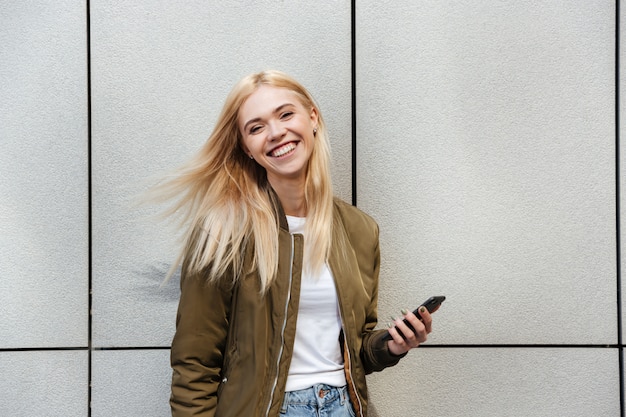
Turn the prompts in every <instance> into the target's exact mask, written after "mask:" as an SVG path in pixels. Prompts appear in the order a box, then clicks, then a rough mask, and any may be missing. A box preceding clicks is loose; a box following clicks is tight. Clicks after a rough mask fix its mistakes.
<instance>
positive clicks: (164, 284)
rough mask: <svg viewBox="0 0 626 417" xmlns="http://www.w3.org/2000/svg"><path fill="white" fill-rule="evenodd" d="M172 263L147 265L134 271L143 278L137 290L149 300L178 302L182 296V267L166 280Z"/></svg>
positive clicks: (143, 297) (144, 298)
mask: <svg viewBox="0 0 626 417" xmlns="http://www.w3.org/2000/svg"><path fill="white" fill-rule="evenodd" d="M170 267H171V266H170V265H168V264H166V263H161V264H158V265H146V266H144V267H143V268H141V269H139V270H136V271H134V273H135V274H136V276H138V277H139V278H141V282H143V284H138V285H137V286H136V287H135V291H136V292H137V293H138V294H139V296H140V297H141V298H142V299H143V300H145V301H148V302H152V303H154V302H163V301H166V302H178V299H179V297H180V267H179V268H177V269H176V271H174V274H172V276H171V277H170V278H169V279H168V280H167V281H166V280H165V278H166V276H167V273H168V272H169V270H170Z"/></svg>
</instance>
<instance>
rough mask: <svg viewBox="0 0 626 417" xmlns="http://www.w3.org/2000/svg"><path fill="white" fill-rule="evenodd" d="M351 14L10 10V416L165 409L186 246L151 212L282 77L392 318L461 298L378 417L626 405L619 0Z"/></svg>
mask: <svg viewBox="0 0 626 417" xmlns="http://www.w3.org/2000/svg"><path fill="white" fill-rule="evenodd" d="M314 3H319V4H314ZM350 3H351V2H349V1H345V0H341V1H339V0H337V1H325V2H308V1H294V2H280V1H270V0H264V1H254V2H253V1H249V2H218V1H213V2H206V1H188V2H159V1H150V0H141V1H133V2H114V1H104V0H95V1H94V0H92V1H91V2H90V3H89V10H87V4H86V2H85V1H78V0H62V1H61V0H54V1H53V0H41V1H38V2H36V3H35V2H24V1H17V0H5V1H3V2H2V3H0V97H2V99H0V174H1V177H0V195H2V198H1V199H0V372H1V373H2V375H3V377H2V379H0V390H1V391H2V392H4V393H5V394H6V398H7V399H11V401H9V400H6V401H0V415H11V416H32V415H37V416H64V417H67V416H87V415H91V416H121V415H140V416H166V415H168V413H169V407H168V404H167V399H168V394H169V378H170V370H169V364H168V355H169V349H168V347H169V343H170V340H171V337H172V333H173V330H174V316H175V309H176V305H177V297H178V290H177V282H176V280H173V281H171V282H170V283H168V284H166V285H164V286H161V285H160V284H161V282H162V279H163V276H164V274H165V271H166V270H167V269H168V268H169V265H170V263H171V261H172V259H173V255H174V248H175V244H176V241H175V239H174V235H173V234H172V233H171V231H170V229H168V228H167V226H166V225H163V224H161V223H155V222H154V221H152V220H151V215H153V214H154V213H155V212H156V209H155V208H153V207H137V206H136V205H135V204H134V201H133V198H134V196H136V195H137V194H138V193H140V192H141V191H142V190H145V187H146V181H145V180H146V178H150V177H155V176H158V175H162V174H164V173H166V172H167V171H168V170H169V169H171V168H173V167H175V166H177V165H179V164H180V163H182V162H183V161H185V160H186V159H187V158H188V157H189V156H190V155H191V154H192V153H193V152H194V151H195V150H196V149H197V148H198V147H199V146H200V144H201V143H203V142H204V140H205V139H206V137H207V135H208V134H209V132H210V130H211V128H212V123H214V121H215V119H216V117H217V114H218V112H219V111H220V108H221V105H222V103H223V100H224V98H225V95H226V93H227V92H228V90H229V89H230V87H231V86H232V84H233V83H234V82H236V81H237V80H238V79H239V78H240V77H241V76H243V75H245V74H247V73H250V72H252V71H257V70H261V69H266V68H278V69H281V70H284V71H286V72H289V73H291V74H293V75H294V76H295V77H296V78H298V79H299V80H300V81H302V82H303V84H305V85H306V86H308V87H309V88H310V89H311V91H312V93H313V94H314V96H315V97H316V98H317V100H318V102H319V104H320V106H321V108H322V110H323V112H324V115H325V117H326V119H327V121H328V124H329V127H330V132H331V136H332V145H333V173H334V181H335V187H336V192H337V194H338V195H340V196H341V197H343V198H344V199H346V200H348V201H351V200H352V198H353V197H355V198H356V200H357V205H358V206H359V207H360V208H362V209H363V210H365V211H367V212H368V213H370V214H371V215H372V216H374V217H375V218H376V219H377V220H378V222H379V224H380V226H381V247H382V256H383V261H382V262H383V264H382V275H381V289H380V314H379V315H380V317H381V318H382V319H381V325H383V324H384V323H385V322H386V321H388V319H387V318H388V317H389V316H391V315H397V314H398V312H399V309H400V308H402V307H411V308H412V307H415V305H416V304H417V303H419V302H420V301H423V299H425V298H426V297H428V296H429V295H433V294H445V295H446V296H447V297H448V300H447V301H446V302H445V304H444V307H443V308H442V309H441V310H440V311H439V312H437V313H436V316H435V323H434V325H435V331H434V332H433V334H432V336H431V338H430V340H429V342H428V344H427V345H425V346H424V347H422V348H420V349H418V350H416V351H414V352H412V353H411V354H410V355H409V356H408V357H407V358H406V359H404V360H403V361H402V362H401V364H400V365H399V366H397V367H395V368H392V369H388V370H386V371H384V372H383V373H379V374H375V375H372V376H371V377H370V379H369V383H370V392H371V403H372V412H371V413H370V416H381V417H383V416H385V417H386V416H392V415H427V416H458V415H470V416H474V415H481V416H503V415H506V416H554V415H568V416H600V415H602V416H617V415H619V414H620V397H621V396H620V390H619V386H620V380H621V379H622V378H623V376H622V375H620V369H621V366H620V351H621V349H622V345H621V343H622V341H621V332H622V329H621V328H620V327H619V326H620V325H621V323H622V321H623V318H621V317H619V316H618V314H619V310H618V303H619V302H621V300H620V299H619V297H618V290H619V289H620V287H619V285H620V282H619V276H618V272H617V271H618V270H619V268H618V262H619V260H620V259H621V258H622V254H618V253H617V251H618V244H617V243H618V241H619V239H618V238H619V237H620V236H619V235H618V233H619V228H616V224H617V222H616V219H617V218H619V216H620V213H619V212H618V211H617V204H616V202H617V201H619V197H620V196H621V193H620V192H619V189H617V187H616V183H617V181H616V178H619V177H621V178H622V181H624V177H623V175H622V174H621V172H620V173H617V172H616V171H617V164H616V156H619V149H616V146H615V134H616V129H617V127H616V114H615V111H616V108H615V107H616V106H615V102H616V100H615V93H616V88H615V86H616V76H615V74H616V68H615V63H616V53H615V49H616V48H615V46H616V23H615V22H616V16H615V13H616V3H615V2H609V1H599V0H593V1H589V0H586V1H582V0H576V1H570V2H561V1H556V0H551V1H542V2H538V1H516V2H502V1H498V0H481V1H463V2H449V1H436V0H425V1H420V2H414V1H408V0H405V1H399V2H393V4H391V3H390V2H380V1H367V0H358V1H357V2H356V3H357V4H356V7H355V8H354V9H353V8H352V7H351V4H350ZM353 17H354V19H355V32H354V45H353V42H352V39H353V38H352V36H353V33H352V30H351V21H352V18H353ZM353 46H354V48H355V55H354V57H353V56H352V54H351V50H352V47H353ZM620 52H621V51H620ZM353 58H354V59H355V61H354V64H355V68H356V76H355V78H354V79H353V77H352V71H351V68H352V64H353ZM353 86H354V87H355V88H356V101H355V102H353V101H352V98H351V94H352V88H353ZM353 108H354V110H355V114H356V126H357V128H356V155H355V156H356V172H355V173H354V175H356V177H355V180H356V188H354V189H353V183H352V176H353V172H352V162H353V158H352V151H353V149H352V139H351V136H352V133H351V128H352V117H353V116H352V114H353ZM620 113H621V114H624V113H623V110H621V111H620ZM618 174H619V175H618ZM625 203H626V202H623V201H622V204H625ZM90 291H91V293H92V297H91V299H90V296H89V294H90ZM90 309H91V313H92V314H91V315H90V314H89V312H90ZM90 385H91V388H90ZM89 400H91V410H90V411H89V405H88V404H89Z"/></svg>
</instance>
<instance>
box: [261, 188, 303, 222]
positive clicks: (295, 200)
mask: <svg viewBox="0 0 626 417" xmlns="http://www.w3.org/2000/svg"><path fill="white" fill-rule="evenodd" d="M270 184H271V185H272V188H273V189H274V191H275V192H276V195H278V199H279V200H280V204H281V205H282V206H283V210H284V212H285V214H286V215H288V216H294V217H306V214H307V209H306V201H305V200H304V183H302V182H300V181H296V182H287V183H286V182H285V181H281V182H280V183H277V184H272V183H271V181H270Z"/></svg>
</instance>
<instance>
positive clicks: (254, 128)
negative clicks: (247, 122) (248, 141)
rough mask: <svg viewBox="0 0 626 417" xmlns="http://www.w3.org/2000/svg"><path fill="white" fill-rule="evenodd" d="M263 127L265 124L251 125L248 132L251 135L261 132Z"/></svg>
mask: <svg viewBox="0 0 626 417" xmlns="http://www.w3.org/2000/svg"><path fill="white" fill-rule="evenodd" d="M262 128H263V126H261V125H254V126H252V127H250V130H249V131H248V133H249V134H251V135H254V134H255V133H259V132H260V131H261V129H262Z"/></svg>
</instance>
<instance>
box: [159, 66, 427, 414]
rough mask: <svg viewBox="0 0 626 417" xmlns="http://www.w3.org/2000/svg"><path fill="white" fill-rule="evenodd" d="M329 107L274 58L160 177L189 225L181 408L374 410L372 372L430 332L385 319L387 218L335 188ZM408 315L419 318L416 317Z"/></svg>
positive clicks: (423, 324) (177, 389)
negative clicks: (200, 142) (382, 230)
mask: <svg viewBox="0 0 626 417" xmlns="http://www.w3.org/2000/svg"><path fill="white" fill-rule="evenodd" d="M329 160H330V150H329V141H328V138H327V134H326V128H325V125H324V121H323V118H322V115H321V113H320V111H319V108H318V107H317V106H316V104H315V103H314V101H313V98H312V97H311V95H310V94H309V93H308V92H307V91H306V90H305V89H304V87H302V86H301V85H300V84H299V83H298V82H296V81H295V80H293V79H292V78H290V77H289V76H287V75H286V74H283V73H281V72H277V71H266V72H262V73H258V74H252V75H250V76H248V77H245V78H244V79H243V80H241V81H240V82H239V83H238V84H237V85H236V86H235V87H234V88H233V90H232V91H231V93H230V94H229V96H228V97H227V99H226V103H225V105H224V108H223V110H222V113H221V115H220V117H219V119H218V122H217V125H216V127H215V129H214V131H213V133H212V135H211V137H210V138H209V140H208V141H207V142H206V144H205V145H204V147H203V148H202V149H201V151H200V152H199V154H198V155H197V156H196V157H195V158H194V159H193V160H192V161H191V162H189V164H187V165H186V166H185V167H183V169H182V170H181V171H180V172H179V175H177V176H176V177H175V178H174V179H171V180H170V181H168V182H167V183H165V184H163V185H161V186H160V188H159V192H160V195H162V196H163V197H164V198H166V199H170V198H177V199H176V200H175V201H176V203H175V204H174V205H173V206H172V211H171V212H172V213H175V212H176V213H179V214H181V213H182V215H183V220H184V221H185V222H186V224H187V225H188V231H187V234H186V244H185V245H184V249H183V250H182V253H181V255H180V260H181V262H182V275H181V298H180V304H179V308H178V314H177V320H176V334H175V336H174V340H173V342H172V351H171V364H172V368H173V378H172V395H171V399H170V404H171V408H172V415H173V416H174V417H183V416H218V417H230V416H238V417H242V416H246V417H248V416H279V415H280V416H308V415H310V416H316V415H318V414H317V411H316V410H317V409H318V408H319V409H321V408H323V409H325V410H326V412H327V413H328V414H327V415H332V416H354V415H357V416H366V415H367V387H366V382H365V375H366V374H368V373H370V372H373V371H380V370H382V369H384V368H385V367H388V366H392V365H395V364H396V363H398V361H399V360H400V358H401V357H403V356H404V355H405V354H406V352H407V351H408V350H410V349H411V348H415V347H417V346H418V345H419V344H420V343H422V342H424V341H425V340H426V338H427V335H428V333H430V331H431V317H430V314H428V312H427V311H425V312H424V313H422V314H421V315H422V320H423V321H420V320H418V319H417V318H416V317H415V315H413V314H412V313H410V312H405V311H403V313H404V314H403V317H400V318H398V319H397V320H395V321H394V323H393V324H395V325H396V326H397V328H398V329H399V330H400V331H401V332H402V334H403V335H404V337H403V336H402V335H400V333H399V332H398V331H397V330H396V329H394V328H390V329H389V333H390V334H391V336H392V339H391V340H389V341H385V340H383V336H384V334H385V332H384V331H383V330H374V327H375V326H376V323H377V296H378V272H379V248H378V226H377V224H376V223H375V222H374V221H373V220H372V219H371V218H370V217H368V216H367V215H365V214H364V213H362V212H361V211H359V210H358V209H357V208H355V207H353V206H351V205H349V204H346V203H344V202H342V201H340V200H338V199H335V198H333V194H332V190H331V180H330V168H329ZM403 318H406V319H407V320H408V321H409V323H410V324H411V326H412V327H413V329H415V330H414V331H413V330H411V329H410V328H409V327H408V326H406V325H405V324H404V323H403V322H402V319H403Z"/></svg>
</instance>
